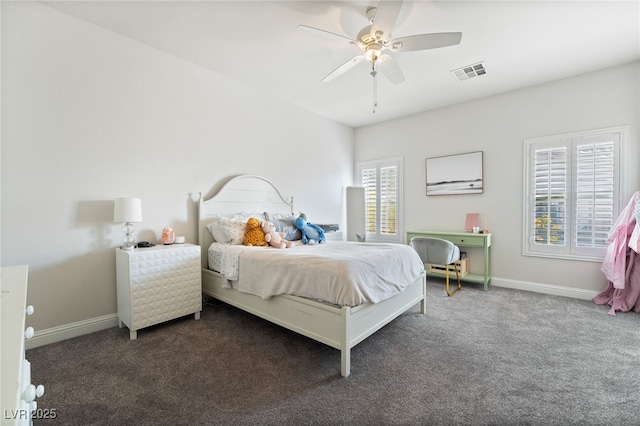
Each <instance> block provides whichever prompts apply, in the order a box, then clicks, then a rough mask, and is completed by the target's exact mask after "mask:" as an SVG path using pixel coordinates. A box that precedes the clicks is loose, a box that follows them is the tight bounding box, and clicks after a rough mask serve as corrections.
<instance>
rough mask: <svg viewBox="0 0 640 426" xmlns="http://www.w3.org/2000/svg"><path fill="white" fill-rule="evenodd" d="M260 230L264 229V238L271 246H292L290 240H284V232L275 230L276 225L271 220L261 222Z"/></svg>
mask: <svg viewBox="0 0 640 426" xmlns="http://www.w3.org/2000/svg"><path fill="white" fill-rule="evenodd" d="M262 230H263V231H264V239H265V241H266V242H268V243H269V245H270V246H271V247H275V248H281V249H283V248H289V247H291V246H293V242H292V241H288V240H285V239H284V237H285V235H287V234H285V233H284V232H276V225H274V223H273V222H269V221H266V222H262Z"/></svg>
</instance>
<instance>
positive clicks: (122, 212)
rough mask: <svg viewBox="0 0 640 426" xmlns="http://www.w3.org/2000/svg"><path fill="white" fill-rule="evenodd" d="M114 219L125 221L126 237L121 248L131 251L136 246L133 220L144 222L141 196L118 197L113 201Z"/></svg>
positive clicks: (116, 221) (119, 221) (118, 221)
mask: <svg viewBox="0 0 640 426" xmlns="http://www.w3.org/2000/svg"><path fill="white" fill-rule="evenodd" d="M113 221H114V222H115V223H124V225H123V226H122V229H123V230H124V234H125V235H124V237H123V238H122V243H123V244H122V246H120V248H121V249H122V250H125V251H131V250H133V248H134V247H135V244H134V243H135V238H133V231H134V228H133V222H142V202H141V201H140V198H116V199H115V201H114V203H113Z"/></svg>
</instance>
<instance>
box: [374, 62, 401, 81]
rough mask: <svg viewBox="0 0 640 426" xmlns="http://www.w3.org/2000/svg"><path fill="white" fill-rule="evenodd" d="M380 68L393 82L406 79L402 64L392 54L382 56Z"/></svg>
mask: <svg viewBox="0 0 640 426" xmlns="http://www.w3.org/2000/svg"><path fill="white" fill-rule="evenodd" d="M378 69H379V70H380V71H381V72H382V74H384V76H385V77H387V78H388V79H389V81H391V82H392V83H393V84H399V83H402V82H403V81H404V74H403V73H402V70H401V69H400V66H399V65H398V63H397V62H396V61H395V60H394V59H393V58H392V57H391V56H390V55H382V56H380V66H379V68H378Z"/></svg>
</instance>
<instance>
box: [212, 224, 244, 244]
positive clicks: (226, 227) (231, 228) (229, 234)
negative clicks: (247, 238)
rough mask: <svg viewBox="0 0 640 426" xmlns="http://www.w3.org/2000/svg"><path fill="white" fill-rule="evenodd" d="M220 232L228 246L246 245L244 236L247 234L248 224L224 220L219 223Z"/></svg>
mask: <svg viewBox="0 0 640 426" xmlns="http://www.w3.org/2000/svg"><path fill="white" fill-rule="evenodd" d="M218 227H219V228H220V231H222V233H223V234H224V236H225V241H224V242H226V243H228V244H236V245H237V244H242V243H244V234H246V233H247V223H246V221H245V222H239V221H235V220H227V219H222V220H220V221H219V222H218Z"/></svg>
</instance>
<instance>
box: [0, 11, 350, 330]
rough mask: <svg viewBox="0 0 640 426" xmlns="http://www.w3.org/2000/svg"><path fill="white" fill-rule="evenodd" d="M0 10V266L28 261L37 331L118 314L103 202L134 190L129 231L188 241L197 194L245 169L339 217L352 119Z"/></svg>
mask: <svg viewBox="0 0 640 426" xmlns="http://www.w3.org/2000/svg"><path fill="white" fill-rule="evenodd" d="M1 7H2V170H1V177H2V193H1V196H2V228H1V241H2V246H1V247H2V253H1V254H2V258H1V264H2V266H10V265H17V264H28V265H29V294H28V297H29V301H30V303H32V304H33V305H35V306H36V314H35V315H33V316H32V317H30V318H29V321H30V325H33V326H35V328H36V330H38V329H43V328H52V327H56V326H60V325H64V324H70V323H76V322H81V321H83V320H86V319H91V318H96V317H101V316H105V315H110V314H113V313H114V312H116V288H115V270H114V269H115V259H114V247H116V246H118V245H119V244H120V241H121V238H122V232H121V227H120V225H117V224H113V223H111V221H112V219H113V199H114V198H117V197H130V196H131V197H140V198H142V206H143V219H144V222H143V223H141V224H138V226H137V227H136V228H137V229H136V237H137V239H138V240H150V241H156V240H157V239H158V238H159V236H160V233H161V230H162V228H163V227H164V226H167V225H169V226H172V227H173V228H174V229H175V230H176V234H177V235H185V236H186V238H187V241H189V242H194V241H195V239H196V235H197V234H196V220H197V219H196V214H197V211H196V209H195V204H194V202H195V201H196V200H197V197H198V192H203V193H204V194H209V195H210V193H211V192H212V189H213V188H214V186H215V185H216V183H217V182H218V181H220V180H222V179H225V178H227V177H229V176H231V175H236V174H243V173H251V174H259V175H263V176H265V177H268V178H269V179H271V180H272V181H274V183H275V184H276V185H277V186H279V188H280V189H281V191H282V192H283V195H285V196H294V197H295V202H296V207H297V209H298V210H303V211H305V212H307V213H308V214H309V216H310V218H312V219H313V221H314V222H316V223H318V222H321V221H330V222H337V223H344V210H345V209H344V205H343V199H344V194H343V191H344V188H345V187H346V186H348V185H350V184H352V173H353V171H352V165H353V130H352V129H351V128H349V127H346V126H343V125H340V124H337V123H335V122H332V121H329V120H327V119H324V118H321V117H319V116H315V115H313V114H310V113H308V112H305V111H303V110H300V109H297V108H295V107H292V106H290V105H287V104H284V103H281V102H279V101H277V100H275V99H269V98H264V97H262V96H261V95H260V94H258V93H257V92H255V91H253V90H252V89H251V88H249V87H246V86H243V85H241V84H239V83H237V82H235V81H233V80H231V79H228V78H226V77H224V76H221V75H218V74H215V73H213V72H211V71H208V70H206V69H204V68H201V67H198V66H195V65H193V64H191V63H188V62H186V61H184V60H181V59H179V58H176V57H173V56H170V55H168V54H166V53H164V52H162V51H159V50H157V49H154V48H151V47H149V46H147V45H144V44H141V43H138V42H135V41H132V40H130V39H127V38H125V37H122V36H119V35H116V34H114V33H112V32H110V31H106V30H104V29H101V28H99V27H96V26H94V25H91V24H88V23H86V22H84V21H81V20H78V19H76V18H73V17H70V16H68V15H65V14H63V13H61V12H58V11H56V10H53V9H51V8H49V7H46V6H43V5H41V4H39V3H34V2H19V3H11V2H9V3H8V2H2V5H1ZM318 148H322V149H318ZM301 152H304V154H300V153H301ZM310 157H312V158H313V161H309V158H310Z"/></svg>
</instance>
